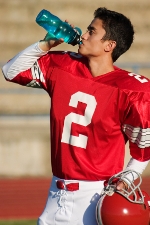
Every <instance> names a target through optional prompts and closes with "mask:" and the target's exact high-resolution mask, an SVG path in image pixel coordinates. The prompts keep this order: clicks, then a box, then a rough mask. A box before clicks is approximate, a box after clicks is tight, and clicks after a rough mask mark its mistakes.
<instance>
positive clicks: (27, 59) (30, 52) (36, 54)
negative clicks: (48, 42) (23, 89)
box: [2, 43, 47, 80]
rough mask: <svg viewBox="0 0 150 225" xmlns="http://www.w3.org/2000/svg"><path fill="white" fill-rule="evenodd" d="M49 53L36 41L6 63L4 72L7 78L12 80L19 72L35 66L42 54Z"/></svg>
mask: <svg viewBox="0 0 150 225" xmlns="http://www.w3.org/2000/svg"><path fill="white" fill-rule="evenodd" d="M45 54H47V51H43V50H42V49H41V48H40V47H39V43H35V44H33V45H31V46H29V47H28V48H26V49H25V50H23V51H22V52H20V53H19V54H17V55H16V56H15V57H14V58H12V59H11V60H10V61H9V62H8V63H6V64H5V65H4V66H3V68H2V71H3V74H4V76H5V78H6V79H7V80H12V79H13V78H14V77H15V76H16V75H17V74H18V73H20V72H22V71H25V70H27V69H29V68H31V67H32V66H33V64H34V63H35V61H37V60H38V59H39V58H40V57H41V56H43V55H45Z"/></svg>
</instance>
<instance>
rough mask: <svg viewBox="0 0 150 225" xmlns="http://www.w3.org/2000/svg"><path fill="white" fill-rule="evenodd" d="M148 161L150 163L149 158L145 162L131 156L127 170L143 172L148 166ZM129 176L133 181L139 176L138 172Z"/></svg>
mask: <svg viewBox="0 0 150 225" xmlns="http://www.w3.org/2000/svg"><path fill="white" fill-rule="evenodd" d="M148 163H149V160H148V161H145V162H140V161H138V160H136V159H133V158H131V159H130V161H129V162H128V164H127V167H126V169H125V170H133V171H136V172H138V173H139V174H142V173H143V171H144V170H145V168H146V167H147V165H148ZM127 178H128V179H130V180H131V181H133V180H135V179H136V178H137V174H136V173H133V176H132V175H131V174H129V175H127Z"/></svg>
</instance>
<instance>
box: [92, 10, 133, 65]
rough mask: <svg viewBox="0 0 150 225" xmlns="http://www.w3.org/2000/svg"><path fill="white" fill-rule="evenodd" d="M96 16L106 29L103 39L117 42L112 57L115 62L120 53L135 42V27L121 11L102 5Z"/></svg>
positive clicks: (95, 13)
mask: <svg viewBox="0 0 150 225" xmlns="http://www.w3.org/2000/svg"><path fill="white" fill-rule="evenodd" d="M94 18H98V19H100V20H102V23H103V28H104V30H105V31H106V34H105V35H104V37H103V39H102V40H112V41H115V42H116V47H115V48H114V50H113V53H112V59H113V62H115V61H116V60H117V59H118V58H119V57H120V55H122V54H123V53H124V52H126V51H127V50H128V49H129V48H130V46H131V44H132V42H133V39H134V29H133V26H132V24H131V21H130V20H129V19H128V18H127V17H125V16H124V15H123V14H121V13H118V12H115V11H110V10H108V9H106V8H102V7H101V8H98V9H96V10H95V12H94Z"/></svg>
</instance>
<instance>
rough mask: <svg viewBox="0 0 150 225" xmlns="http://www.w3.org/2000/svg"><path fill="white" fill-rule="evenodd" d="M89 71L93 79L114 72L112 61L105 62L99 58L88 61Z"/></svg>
mask: <svg viewBox="0 0 150 225" xmlns="http://www.w3.org/2000/svg"><path fill="white" fill-rule="evenodd" d="M88 66H89V70H90V72H91V74H92V76H93V77H97V76H100V75H103V74H106V73H109V72H111V71H114V67H113V62H112V60H111V59H110V60H103V59H97V58H89V59H88Z"/></svg>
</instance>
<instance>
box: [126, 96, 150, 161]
mask: <svg viewBox="0 0 150 225" xmlns="http://www.w3.org/2000/svg"><path fill="white" fill-rule="evenodd" d="M128 97H129V99H130V101H129V102H130V105H129V110H128V113H127V115H126V117H125V120H124V122H123V126H122V129H123V131H124V132H125V134H126V135H127V137H128V139H129V143H130V144H129V145H130V153H131V156H132V157H133V158H135V159H137V160H139V161H146V160H149V159H150V93H148V92H145V93H144V92H139V93H137V92H136V93H135V92H132V93H131V92H130V94H129V96H128Z"/></svg>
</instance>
